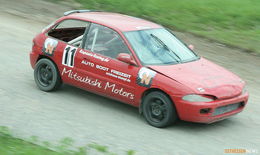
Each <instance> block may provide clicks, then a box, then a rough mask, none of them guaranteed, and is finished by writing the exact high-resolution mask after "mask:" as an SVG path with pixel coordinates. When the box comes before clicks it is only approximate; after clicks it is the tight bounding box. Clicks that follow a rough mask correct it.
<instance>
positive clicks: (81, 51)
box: [79, 50, 110, 62]
mask: <svg viewBox="0 0 260 155" xmlns="http://www.w3.org/2000/svg"><path fill="white" fill-rule="evenodd" d="M79 53H81V54H83V55H87V56H90V57H93V58H95V59H98V60H100V61H104V62H109V60H110V59H109V58H106V57H102V56H99V55H97V54H95V53H92V52H87V51H83V50H80V51H79Z"/></svg>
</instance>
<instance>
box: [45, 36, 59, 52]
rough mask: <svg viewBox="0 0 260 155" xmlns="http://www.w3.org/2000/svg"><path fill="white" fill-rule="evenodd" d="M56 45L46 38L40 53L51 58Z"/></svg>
mask: <svg viewBox="0 0 260 155" xmlns="http://www.w3.org/2000/svg"><path fill="white" fill-rule="evenodd" d="M57 44H58V41H57V40H54V39H51V38H47V39H46V40H45V42H44V45H43V48H42V52H43V53H44V54H46V55H48V56H52V55H53V53H54V51H55V49H56V47H57Z"/></svg>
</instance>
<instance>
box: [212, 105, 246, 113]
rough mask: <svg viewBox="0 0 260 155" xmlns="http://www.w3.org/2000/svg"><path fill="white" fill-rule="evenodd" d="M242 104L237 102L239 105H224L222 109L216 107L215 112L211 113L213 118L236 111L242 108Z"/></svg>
mask: <svg viewBox="0 0 260 155" xmlns="http://www.w3.org/2000/svg"><path fill="white" fill-rule="evenodd" d="M243 105H244V103H243V102H239V103H235V104H229V105H225V106H222V107H218V108H216V109H215V111H214V112H213V114H212V115H213V116H216V115H221V114H224V113H227V112H230V111H234V110H237V109H238V108H239V107H241V106H243Z"/></svg>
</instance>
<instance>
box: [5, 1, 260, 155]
mask: <svg viewBox="0 0 260 155" xmlns="http://www.w3.org/2000/svg"><path fill="white" fill-rule="evenodd" d="M68 9H70V8H68V7H65V6H64V7H61V6H58V5H56V4H51V3H48V2H43V1H36V2H35V1H34V0H23V3H21V1H20V0H8V1H6V0H0V19H1V20H0V46H1V57H0V62H1V66H0V70H1V72H0V126H8V127H10V128H11V130H12V131H13V132H14V134H15V135H16V136H17V137H21V138H28V137H30V136H32V135H34V136H38V137H39V138H40V140H42V141H45V140H47V141H50V142H52V143H55V142H57V141H58V140H60V139H61V138H64V137H72V138H73V139H74V140H75V145H77V146H81V145H84V144H88V143H91V142H97V143H99V144H101V145H107V146H109V147H110V149H111V150H112V151H113V152H117V153H120V154H122V153H123V151H124V150H128V149H133V150H136V151H137V154H149V155H150V154H156V155H168V154H169V155H171V154H180V155H183V154H186V155H187V154H196V155H197V154H205V155H208V154H224V149H230V148H231V149H236V148H245V149H258V153H260V132H259V130H260V115H259V113H260V96H259V92H260V80H259V77H260V57H256V56H253V55H251V54H247V53H243V52H241V51H239V50H237V49H230V48H227V47H225V46H224V45H221V44H218V43H214V42H209V41H207V40H205V39H201V38H196V37H194V36H192V35H189V34H183V33H177V35H178V36H179V37H181V38H183V39H184V40H185V41H186V42H188V43H192V44H194V45H195V47H196V51H198V53H199V54H200V55H201V56H204V57H206V58H208V59H210V60H212V61H214V62H216V63H217V64H220V65H222V66H224V67H226V68H228V69H229V70H231V71H233V72H235V73H236V74H238V75H239V76H241V77H242V78H243V79H244V80H245V81H246V82H247V83H248V90H249V92H250V100H249V104H248V106H247V107H246V109H245V110H244V111H243V112H242V113H240V114H238V115H236V116H234V117H231V118H230V119H227V120H224V121H221V122H218V123H214V124H210V125H204V124H196V123H189V122H182V121H181V122H179V123H178V124H176V125H175V126H172V127H169V128H166V129H157V128H154V127H151V126H149V125H148V124H146V122H145V121H144V119H143V118H142V117H140V116H139V114H138V111H137V109H135V108H133V107H130V106H128V105H125V104H122V103H119V102H116V101H113V100H110V99H107V98H103V97H100V96H97V95H95V94H92V93H88V92H85V91H83V90H80V89H77V88H74V87H71V86H63V87H62V89H61V90H59V91H57V92H53V93H45V92H42V91H40V90H38V89H37V87H36V85H35V83H34V80H33V70H32V69H31V67H30V65H29V57H28V54H29V51H30V48H31V44H32V43H31V40H32V38H33V37H34V35H35V34H36V33H38V32H40V31H41V29H42V28H43V27H44V26H45V25H47V24H48V23H50V22H51V20H53V19H55V18H56V16H61V15H62V13H63V12H64V11H65V10H68Z"/></svg>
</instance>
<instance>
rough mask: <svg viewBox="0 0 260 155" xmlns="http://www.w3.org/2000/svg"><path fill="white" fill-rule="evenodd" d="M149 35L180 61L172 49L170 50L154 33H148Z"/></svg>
mask: <svg viewBox="0 0 260 155" xmlns="http://www.w3.org/2000/svg"><path fill="white" fill-rule="evenodd" d="M150 35H151V37H153V38H154V39H155V40H156V41H157V42H158V43H159V44H161V45H162V46H163V48H165V49H166V50H167V51H169V52H172V53H173V54H174V55H175V56H176V57H177V58H178V59H179V60H177V59H176V58H174V59H175V60H176V61H177V62H178V63H179V62H180V61H181V58H180V57H179V56H178V55H177V54H176V53H175V52H173V50H171V49H170V48H169V47H168V46H167V45H166V44H165V43H164V42H163V41H162V40H161V39H160V38H158V37H157V36H155V35H154V34H150Z"/></svg>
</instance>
